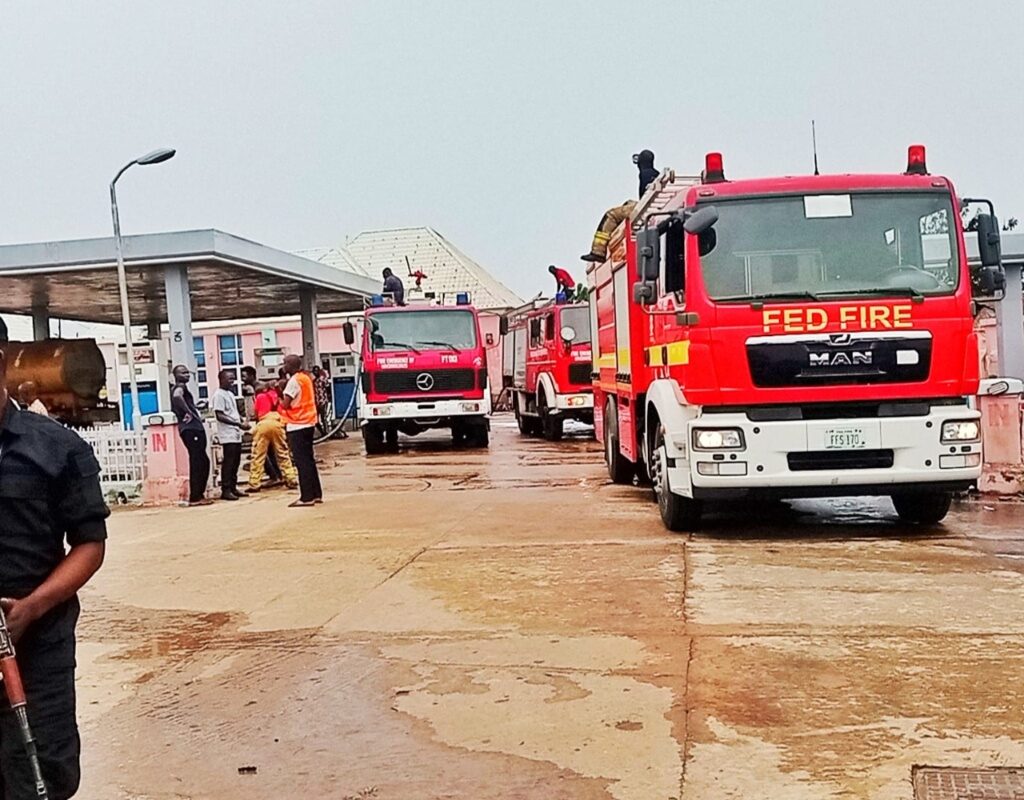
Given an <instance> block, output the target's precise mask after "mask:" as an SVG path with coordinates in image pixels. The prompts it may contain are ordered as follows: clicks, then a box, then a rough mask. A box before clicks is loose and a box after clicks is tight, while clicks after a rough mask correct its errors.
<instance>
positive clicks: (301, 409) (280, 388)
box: [171, 355, 323, 507]
mask: <svg viewBox="0 0 1024 800" xmlns="http://www.w3.org/2000/svg"><path fill="white" fill-rule="evenodd" d="M173 374H174V386H173V388H172V390H171V407H172V408H173V410H174V413H175V416H176V417H177V419H178V433H179V435H180V436H181V440H182V443H183V444H184V445H185V449H186V450H187V451H188V457H189V499H188V502H189V505H190V506H200V505H209V504H210V503H212V502H213V501H212V500H210V499H209V498H207V497H206V484H207V482H208V481H209V478H210V458H209V456H208V455H207V451H206V449H207V437H206V426H205V425H204V423H203V419H202V414H201V413H200V412H199V409H198V407H197V405H196V402H195V398H194V397H193V396H192V392H191V391H190V390H189V388H188V384H189V380H190V378H191V372H190V371H189V369H188V367H185V366H183V365H180V364H179V365H178V366H176V367H175V368H174V370H173ZM217 381H218V384H219V385H218V388H217V391H216V392H215V393H214V395H213V398H212V403H211V405H212V409H213V413H214V418H215V424H216V432H217V439H218V441H220V443H221V447H222V449H223V454H224V456H223V461H222V463H221V495H220V496H221V499H222V500H238V499H240V498H241V497H243V496H244V494H243V493H242V492H241V491H239V488H238V472H239V469H240V467H241V462H242V440H243V438H244V434H245V433H246V432H251V433H252V451H251V461H250V465H249V493H250V494H251V493H255V492H259V491H261V490H262V488H263V478H264V475H265V474H268V475H269V476H270V478H271V485H278V484H279V483H280V482H282V481H283V482H284V483H285V484H286V485H287V486H288V488H290V489H294V488H296V487H297V488H298V489H299V499H298V500H295V501H294V502H292V503H291V504H290V505H291V506H292V507H301V506H313V505H317V504H319V503H322V502H323V489H322V487H321V485H320V474H319V470H318V469H317V466H316V458H315V456H314V454H313V441H314V438H315V429H316V425H317V423H318V421H319V414H320V412H319V409H318V405H319V404H318V403H317V390H316V387H315V386H314V379H313V377H312V376H311V375H310V374H309V373H308V372H307V371H306V370H305V369H303V365H302V358H301V357H300V356H297V355H288V356H285V360H284V366H283V367H282V369H281V372H280V374H279V379H278V380H277V381H271V382H264V383H260V382H259V381H257V376H256V370H254V369H253V368H252V367H243V368H242V382H243V385H244V391H245V392H247V393H249V394H250V395H251V396H252V398H253V399H252V411H251V414H250V413H249V411H248V409H247V410H246V413H245V415H244V417H243V414H242V413H241V412H240V411H239V408H238V400H237V397H236V395H235V391H234V389H235V375H234V371H233V370H227V369H225V370H221V371H220V373H219V374H218V376H217Z"/></svg>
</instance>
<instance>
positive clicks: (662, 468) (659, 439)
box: [651, 425, 701, 533]
mask: <svg viewBox="0 0 1024 800" xmlns="http://www.w3.org/2000/svg"><path fill="white" fill-rule="evenodd" d="M651 472H652V474H651V482H652V484H653V487H654V496H655V498H656V499H657V501H658V513H659V514H660V515H661V521H662V522H663V523H664V525H665V527H666V528H668V529H669V530H670V531H674V532H676V533H680V532H685V531H694V530H697V529H698V528H699V527H700V517H701V506H700V501H699V500H694V499H693V498H691V497H683V496H682V495H678V494H675V493H674V492H673V491H672V489H671V487H670V486H669V481H668V451H667V450H666V449H665V429H664V428H663V427H661V426H660V425H659V426H658V432H657V434H656V436H655V440H654V457H653V458H652V459H651Z"/></svg>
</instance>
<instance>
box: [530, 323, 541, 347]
mask: <svg viewBox="0 0 1024 800" xmlns="http://www.w3.org/2000/svg"><path fill="white" fill-rule="evenodd" d="M540 344H541V341H540V317H535V318H534V319H531V320H530V347H540Z"/></svg>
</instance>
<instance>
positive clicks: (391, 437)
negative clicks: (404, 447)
mask: <svg viewBox="0 0 1024 800" xmlns="http://www.w3.org/2000/svg"><path fill="white" fill-rule="evenodd" d="M384 438H385V441H386V442H387V449H388V450H389V451H390V452H392V453H397V452H398V428H387V429H386V430H385V432H384Z"/></svg>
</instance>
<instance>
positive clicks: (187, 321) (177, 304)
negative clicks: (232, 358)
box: [164, 264, 196, 373]
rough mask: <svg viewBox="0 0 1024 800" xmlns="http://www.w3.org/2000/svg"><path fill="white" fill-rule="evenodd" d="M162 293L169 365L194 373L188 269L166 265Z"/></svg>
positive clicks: (194, 359) (175, 265) (178, 265)
mask: <svg viewBox="0 0 1024 800" xmlns="http://www.w3.org/2000/svg"><path fill="white" fill-rule="evenodd" d="M164 291H165V292H166V295H167V324H168V326H169V327H170V332H169V335H168V338H169V339H170V346H171V364H172V365H177V364H184V365H185V366H186V367H188V368H189V370H190V371H191V372H193V373H194V372H195V371H196V356H195V351H194V348H193V347H192V298H191V296H190V295H189V291H188V267H186V266H185V265H184V264H168V265H167V266H166V267H164Z"/></svg>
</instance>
